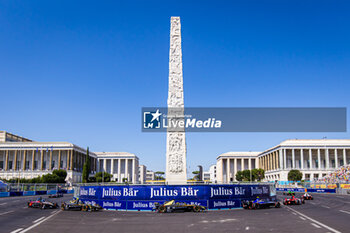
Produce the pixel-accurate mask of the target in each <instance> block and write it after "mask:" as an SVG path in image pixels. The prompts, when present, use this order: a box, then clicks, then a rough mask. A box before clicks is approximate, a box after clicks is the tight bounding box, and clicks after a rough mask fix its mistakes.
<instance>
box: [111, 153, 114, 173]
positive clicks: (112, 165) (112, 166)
mask: <svg viewBox="0 0 350 233" xmlns="http://www.w3.org/2000/svg"><path fill="white" fill-rule="evenodd" d="M111 174H112V175H113V174H114V159H113V158H112V159H111ZM112 177H113V176H112Z"/></svg>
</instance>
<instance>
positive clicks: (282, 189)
mask: <svg viewBox="0 0 350 233" xmlns="http://www.w3.org/2000/svg"><path fill="white" fill-rule="evenodd" d="M276 190H277V191H281V192H288V191H292V192H305V189H304V188H277V189H276ZM306 190H307V192H309V193H336V189H306Z"/></svg>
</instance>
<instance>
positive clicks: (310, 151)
mask: <svg viewBox="0 0 350 233" xmlns="http://www.w3.org/2000/svg"><path fill="white" fill-rule="evenodd" d="M309 164H310V167H309V169H312V150H311V149H309Z"/></svg>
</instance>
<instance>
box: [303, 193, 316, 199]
mask: <svg viewBox="0 0 350 233" xmlns="http://www.w3.org/2000/svg"><path fill="white" fill-rule="evenodd" d="M301 198H302V199H304V200H313V199H314V198H313V196H311V195H310V194H308V193H305V194H304V195H302V196H301Z"/></svg>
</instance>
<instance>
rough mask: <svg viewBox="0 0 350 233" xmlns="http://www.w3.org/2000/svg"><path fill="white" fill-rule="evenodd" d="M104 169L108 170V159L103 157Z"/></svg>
mask: <svg viewBox="0 0 350 233" xmlns="http://www.w3.org/2000/svg"><path fill="white" fill-rule="evenodd" d="M103 171H104V172H107V159H103Z"/></svg>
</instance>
